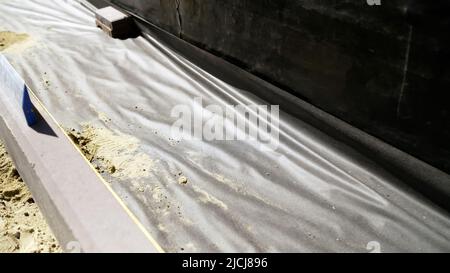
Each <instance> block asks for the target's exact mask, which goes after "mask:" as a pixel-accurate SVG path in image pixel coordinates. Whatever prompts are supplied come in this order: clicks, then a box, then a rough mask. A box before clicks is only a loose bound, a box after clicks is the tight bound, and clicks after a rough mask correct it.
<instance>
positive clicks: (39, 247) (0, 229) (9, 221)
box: [0, 141, 61, 253]
mask: <svg viewBox="0 0 450 273" xmlns="http://www.w3.org/2000/svg"><path fill="white" fill-rule="evenodd" d="M60 251H61V249H60V247H59V245H58V243H57V241H56V239H55V238H54V236H53V234H52V232H51V230H50V229H49V227H48V225H47V223H46V221H45V219H44V217H43V216H42V214H41V212H40V211H39V208H38V206H37V205H36V203H35V202H34V199H33V197H32V196H31V193H30V191H29V190H28V188H27V186H26V184H25V183H24V182H23V181H22V179H21V178H20V176H19V173H18V172H17V170H16V168H15V167H14V164H13V162H12V160H11V158H10V157H9V155H8V153H7V152H6V150H5V147H4V145H3V143H2V142H1V141H0V253H2V252H3V253H4V252H27V253H29V252H60Z"/></svg>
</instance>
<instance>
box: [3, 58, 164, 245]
mask: <svg viewBox="0 0 450 273" xmlns="http://www.w3.org/2000/svg"><path fill="white" fill-rule="evenodd" d="M0 58H3V59H4V60H5V61H6V58H5V57H4V56H3V55H1V54H0ZM2 63H3V65H9V63H8V62H7V61H6V62H2ZM8 69H11V67H8V68H7V67H0V70H1V71H7V70H8ZM1 74H2V73H0V75H1ZM19 80H20V79H19ZM1 82H4V80H3V79H1V78H0V92H1V96H0V136H1V137H2V138H3V140H4V142H5V145H6V147H7V149H8V152H9V153H10V155H11V157H12V159H13V161H14V162H15V164H16V167H17V169H18V171H19V173H20V175H21V176H22V178H23V180H24V181H25V182H26V183H27V185H28V186H29V188H30V190H31V192H32V194H33V196H34V198H35V200H36V202H37V204H38V206H39V207H40V209H41V210H42V212H43V214H44V216H45V217H46V219H47V220H48V223H49V225H50V227H51V229H52V231H53V233H54V234H55V236H56V238H57V239H58V241H59V243H60V244H61V246H62V247H63V249H64V250H65V251H68V252H164V251H163V249H162V248H161V247H160V246H159V244H158V243H157V242H156V241H155V240H154V239H153V237H152V236H151V234H149V232H148V231H147V230H146V229H145V228H144V227H143V225H142V224H141V223H140V222H139V221H138V219H137V218H136V216H134V215H133V214H132V213H131V211H130V210H129V209H128V208H127V207H126V205H125V204H124V203H123V202H122V201H121V199H120V198H119V197H118V196H117V195H116V194H115V193H114V192H113V190H112V189H111V188H110V186H109V185H108V183H107V182H106V181H104V180H103V178H102V177H101V176H100V175H98V173H97V172H96V171H95V170H94V169H93V167H92V166H91V165H90V164H89V162H88V161H87V160H86V159H85V158H84V156H83V155H82V154H81V152H80V151H79V150H78V149H77V148H76V146H75V145H74V144H73V143H72V141H71V140H70V138H69V137H68V136H67V135H66V133H65V132H64V130H63V129H62V128H61V127H60V126H59V125H58V123H57V122H56V120H55V119H54V118H53V117H52V116H51V114H50V113H49V112H48V111H47V110H46V109H45V107H44V106H43V105H42V104H41V103H40V101H39V100H38V99H37V97H36V96H34V94H33V92H32V90H30V89H29V93H30V97H31V101H32V103H33V105H34V107H35V113H37V114H38V115H37V116H38V120H37V122H36V123H35V124H34V125H31V126H29V125H28V124H27V123H26V121H25V119H24V118H23V113H21V112H20V111H22V109H19V107H17V106H16V105H15V104H13V103H11V98H10V97H11V96H13V95H14V92H20V91H23V90H6V89H7V88H8V87H7V86H5V85H2V84H1Z"/></svg>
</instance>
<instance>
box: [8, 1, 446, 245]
mask: <svg viewBox="0 0 450 273" xmlns="http://www.w3.org/2000/svg"><path fill="white" fill-rule="evenodd" d="M4 30H8V31H13V32H17V33H27V34H28V35H30V38H29V39H28V41H27V42H26V45H25V44H24V45H22V46H21V47H14V48H10V49H9V50H6V51H5V52H4V54H5V55H6V56H7V58H8V59H9V61H10V62H11V63H12V64H13V65H14V66H15V68H16V69H17V70H18V71H19V72H20V73H21V75H22V76H23V77H24V78H25V80H26V82H27V83H28V84H29V86H30V87H31V88H32V89H33V90H34V91H35V92H36V93H37V95H38V97H39V98H40V100H41V101H42V102H43V103H44V105H45V106H46V107H47V108H48V109H49V110H50V112H51V113H52V114H53V115H54V116H55V117H56V119H57V120H58V122H59V123H60V124H61V125H62V126H64V127H68V128H80V125H81V124H83V123H90V124H93V125H94V126H99V127H105V128H109V129H110V130H112V131H115V132H117V133H118V132H120V134H125V135H131V136H134V137H136V138H137V139H138V140H139V141H140V146H139V152H141V153H144V154H145V155H146V156H148V157H149V158H151V160H152V162H153V164H152V168H151V169H150V170H149V171H148V174H147V175H146V176H145V177H135V178H129V179H123V178H122V179H121V178H117V177H114V176H110V175H108V174H104V176H105V178H106V179H107V180H108V181H110V182H111V184H112V186H113V188H114V189H115V190H116V191H117V193H118V194H119V195H120V196H121V198H123V200H124V201H125V202H126V204H127V205H128V206H129V208H130V209H131V210H132V211H133V212H134V213H135V214H136V215H137V216H138V218H139V219H140V221H141V222H142V223H143V224H144V226H145V227H146V228H147V229H148V230H149V232H150V233H151V234H152V235H153V236H154V237H155V238H156V240H157V241H158V242H159V244H161V246H162V247H163V248H164V249H165V250H166V251H193V252H196V251H226V252H235V251H245V252H253V251H269V252H279V251H289V252H291V251H295V252H301V251H341V252H368V251H369V250H373V249H374V248H373V247H372V246H375V250H380V251H382V252H397V251H424V252H429V251H450V218H449V215H448V213H447V212H444V211H443V210H441V209H439V208H438V207H436V206H434V205H433V204H431V203H430V202H428V201H426V200H425V199H424V198H423V197H421V196H420V195H419V194H417V193H415V192H414V191H412V190H411V189H409V188H408V187H407V186H405V185H404V184H403V183H402V181H400V180H399V179H398V178H397V177H395V176H394V175H393V174H391V173H389V172H388V171H386V170H385V169H383V168H382V167H381V166H378V165H377V164H376V163H374V162H373V161H372V160H371V159H370V156H371V155H362V154H360V153H358V152H357V151H355V150H354V149H352V148H351V147H349V146H348V145H346V144H344V143H341V142H339V141H336V140H334V139H332V138H331V137H329V136H327V135H325V134H323V133H322V132H320V131H319V130H317V129H315V128H314V127H312V126H311V125H308V124H306V123H305V122H302V121H301V120H298V119H296V118H294V117H292V116H290V115H289V114H287V113H285V112H284V111H283V105H280V110H281V114H280V145H279V147H278V149H277V150H276V151H274V152H270V151H265V150H262V149H260V146H259V145H258V143H255V142H250V141H200V140H183V139H182V140H181V141H177V140H174V139H172V136H171V126H172V124H173V123H174V122H175V121H176V119H177V118H174V117H171V115H170V114H171V111H172V109H173V108H174V107H175V106H176V105H180V104H184V105H186V104H187V105H190V104H191V101H192V100H193V99H194V98H198V97H201V98H202V100H203V105H204V106H206V105H210V104H214V105H219V106H223V107H225V105H237V104H244V105H248V104H257V105H262V104H267V103H266V102H265V101H262V100H261V99H259V98H258V97H256V96H254V95H252V92H250V91H251V90H242V89H239V88H237V87H234V86H232V85H229V84H227V83H225V82H223V81H221V80H220V79H218V78H215V77H214V76H212V75H211V74H209V73H208V72H207V71H203V70H202V69H200V68H198V67H197V66H195V65H193V64H192V63H191V62H190V61H189V60H186V59H184V58H183V57H181V56H180V55H178V54H177V53H175V52H174V51H172V50H171V49H169V48H168V47H166V46H165V45H164V44H163V43H161V42H159V41H158V40H157V39H155V38H152V37H151V36H148V37H147V38H148V39H144V38H143V37H139V38H136V39H130V40H125V41H122V40H113V39H111V38H109V37H108V36H106V35H105V34H104V33H102V32H101V30H99V29H97V28H96V27H95V23H94V16H93V14H91V13H90V12H89V11H88V10H87V9H85V8H83V7H82V6H81V5H80V4H79V3H78V2H76V1H62V0H59V1H58V0H46V1H43V0H42V1H38V0H26V1H24V0H8V1H6V0H3V1H0V31H4ZM200 57H201V56H200ZM217 69H220V67H217ZM235 73H242V72H240V71H239V70H236V72H235ZM242 75H244V74H242ZM242 75H241V76H242ZM258 84H259V83H258V82H255V84H254V86H256V87H258V88H261V89H267V88H268V87H267V86H266V85H264V84H261V85H258ZM285 96H286V97H287V98H289V95H285ZM290 100H291V101H295V100H296V99H295V98H291V99H290ZM191 106H192V105H191ZM193 107H194V108H195V107H196V106H193ZM201 110H202V109H201V108H199V107H198V106H197V108H195V111H201ZM105 117H106V118H105ZM105 121H106V122H105ZM118 134H119V133H118ZM180 173H182V175H183V176H185V177H186V178H187V180H188V182H187V184H180V183H178V178H179V174H180ZM117 224H118V225H120V223H117ZM378 246H379V249H378Z"/></svg>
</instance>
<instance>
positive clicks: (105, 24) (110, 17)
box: [95, 6, 136, 39]
mask: <svg viewBox="0 0 450 273" xmlns="http://www.w3.org/2000/svg"><path fill="white" fill-rule="evenodd" d="M95 19H96V20H95V23H96V25H97V27H99V28H101V29H102V30H103V31H104V32H105V33H107V34H108V35H109V36H111V37H113V38H120V39H126V38H129V37H132V36H134V35H135V32H136V27H135V24H134V21H133V20H132V18H131V17H130V16H128V15H127V14H125V13H123V12H122V11H120V10H118V9H116V8H113V7H111V6H109V7H106V8H102V9H98V10H97V11H96V12H95Z"/></svg>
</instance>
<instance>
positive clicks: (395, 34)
mask: <svg viewBox="0 0 450 273" xmlns="http://www.w3.org/2000/svg"><path fill="white" fill-rule="evenodd" d="M110 1H111V2H113V3H114V4H117V5H118V6H121V7H123V8H126V9H127V10H129V11H131V12H133V13H135V14H138V15H140V16H142V17H144V18H145V19H147V20H149V21H150V22H152V23H154V24H155V25H157V26H159V27H161V28H163V29H165V30H167V31H169V32H171V33H173V34H175V35H177V36H179V37H180V38H182V39H184V40H187V41H189V42H191V43H193V44H195V45H197V46H200V47H202V48H204V49H206V50H209V51H211V52H213V53H214V54H216V55H219V56H221V57H223V58H226V59H228V60H229V61H231V62H233V63H235V64H238V65H239V66H241V67H243V68H245V69H247V70H248V71H250V72H252V73H254V74H256V75H258V76H260V77H262V78H264V79H266V80H268V81H270V82H272V83H274V84H276V85H278V86H280V87H282V88H284V89H286V90H288V91H290V92H291V93H293V94H295V95H297V96H299V97H301V98H303V99H305V100H307V101H309V102H310V103H312V104H314V105H316V106H318V107H320V108H321V109H323V110H325V111H327V112H329V113H331V114H333V115H335V116H337V117H339V118H341V119H343V120H345V121H347V122H349V123H351V124H353V125H355V126H356V127H359V128H361V129H363V130H365V131H366V132H369V133H371V134H373V135H375V136H377V137H379V138H381V139H383V140H384V141H386V142H388V143H390V144H393V145H394V146H397V147H399V148H400V149H402V150H404V151H406V152H408V153H410V154H412V155H414V156H416V157H418V158H420V159H422V160H424V161H426V162H429V163H431V164H432V165H434V166H436V167H438V168H441V169H442V170H444V171H446V172H448V173H450V144H449V142H450V141H449V140H450V95H449V92H450V89H449V87H450V69H449V66H448V60H449V52H450V48H449V45H450V41H449V40H450V36H449V34H450V32H449V30H450V20H449V19H450V16H449V15H448V14H449V13H450V1H444V0H434V1H426V0H423V1H407V0H389V1H387V0H382V1H381V2H382V5H381V6H369V5H368V4H367V3H366V0H340V1H339V0H334V1H333V0H328V1H321V0H303V1H301V0H146V1H144V0H110ZM281 107H282V106H281Z"/></svg>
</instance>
